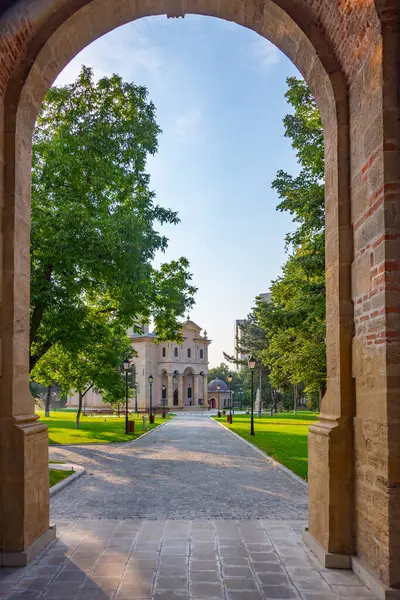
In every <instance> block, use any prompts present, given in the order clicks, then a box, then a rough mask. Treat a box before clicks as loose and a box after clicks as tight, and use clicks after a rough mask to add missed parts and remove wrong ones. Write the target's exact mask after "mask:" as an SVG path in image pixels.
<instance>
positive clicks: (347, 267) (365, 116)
mask: <svg viewBox="0 0 400 600" xmlns="http://www.w3.org/2000/svg"><path fill="white" fill-rule="evenodd" d="M14 4H15V8H14V9H13V10H12V11H10V12H9V13H7V14H6V15H5V16H3V18H2V20H1V21H0V101H1V102H2V103H1V104H0V115H1V121H0V152H1V155H0V162H1V164H2V166H4V169H2V171H1V172H0V194H1V197H0V206H1V207H2V219H1V223H2V235H3V238H2V255H1V256H2V264H1V279H0V284H1V285H0V290H1V291H0V293H1V303H2V313H1V321H0V333H1V338H2V340H1V361H2V362H1V370H0V396H1V399H2V405H1V411H2V412H1V426H2V434H3V437H4V440H5V443H4V445H8V446H9V447H10V448H13V453H14V454H15V455H17V456H18V457H19V460H18V464H17V465H15V463H14V464H12V465H11V464H10V463H9V462H7V460H4V459H3V460H2V462H1V463H0V465H1V466H0V468H1V472H0V476H1V481H2V483H3V485H2V491H1V494H2V497H1V500H2V502H1V503H0V504H2V513H1V515H0V518H1V520H0V529H1V533H2V542H1V543H2V547H1V551H2V552H5V553H6V554H5V555H6V556H7V555H8V553H10V552H11V553H12V552H17V553H18V552H22V551H24V550H26V549H27V548H28V547H29V546H30V545H31V544H32V543H33V542H34V541H35V540H38V539H39V541H40V542H39V543H44V542H45V541H46V539H47V537H46V536H48V535H49V534H48V533H46V531H47V527H48V487H47V435H46V431H45V427H44V426H42V425H40V424H38V423H37V422H36V419H35V417H34V415H33V403H32V400H31V398H30V396H29V393H28V389H27V382H28V377H27V362H28V361H27V356H28V352H27V349H28V334H29V318H28V316H29V312H28V309H29V194H30V179H29V172H30V145H31V134H32V128H33V124H34V121H35V118H36V115H37V111H38V108H39V106H40V103H41V102H42V99H43V97H44V94H45V92H46V90H47V88H48V87H49V86H50V85H51V83H52V82H53V81H54V79H55V77H56V76H57V74H58V73H59V72H60V70H62V68H63V67H64V66H65V64H66V63H67V62H68V61H69V60H70V59H71V58H72V57H73V56H74V55H75V54H76V53H77V52H79V51H80V50H81V49H82V48H83V47H84V46H85V45H87V44H88V43H90V42H91V41H93V40H94V39H96V38H97V37H99V36H100V35H102V34H104V33H106V32H107V31H110V30H111V29H113V28H114V27H117V26H119V25H122V24H123V23H126V22H128V21H132V20H133V19H136V18H140V17H144V16H147V15H154V14H167V15H169V16H180V15H181V14H182V13H197V14H204V15H209V16H214V17H220V18H225V19H228V20H231V21H235V22H236V23H238V24H240V25H243V26H245V27H248V28H250V29H253V30H254V31H255V32H257V33H259V34H260V35H263V36H265V37H266V38H268V39H269V40H270V41H272V42H273V43H274V44H276V45H277V46H278V47H279V48H280V49H281V50H282V51H283V52H284V53H285V54H286V55H287V56H288V57H289V58H290V59H291V60H292V61H293V63H294V64H295V65H296V66H297V67H298V68H299V70H300V71H301V73H302V74H303V76H304V77H305V79H306V81H307V82H308V84H309V85H310V86H311V88H312V90H313V93H314V95H315V97H316V100H317V102H318V106H319V108H320V111H321V115H322V119H323V125H324V133H325V155H326V228H327V243H326V258H327V347H328V391H327V394H326V396H325V398H324V401H323V404H322V414H321V418H320V420H319V422H318V423H317V424H316V425H315V426H313V427H312V428H311V432H310V439H309V445H310V470H309V479H310V485H309V500H310V502H309V505H310V519H309V528H310V535H309V536H308V542H309V543H310V544H311V545H312V547H313V549H314V551H316V552H317V554H319V556H320V557H321V558H322V559H323V560H325V556H326V553H327V552H328V553H330V557H331V558H330V560H331V559H332V556H333V557H334V560H345V559H346V557H348V556H349V555H350V554H352V553H356V554H357V555H358V557H359V559H360V561H361V563H362V564H365V565H367V567H368V568H369V570H372V571H373V572H374V573H375V574H376V576H377V580H378V581H380V582H383V583H384V584H385V585H393V586H396V587H399V586H400V558H399V557H400V533H399V531H398V530H396V528H395V526H394V525H393V526H392V523H395V522H396V521H398V520H399V516H400V515H399V512H398V511H399V510H400V509H399V506H400V493H399V487H398V482H399V481H400V473H399V470H400V467H399V466H398V463H397V462H396V461H393V460H392V461H390V460H389V459H390V456H391V455H392V453H393V454H394V455H396V452H397V453H398V445H397V444H398V442H397V438H396V430H395V428H393V426H392V427H390V424H391V422H392V423H394V422H398V418H399V417H398V413H397V412H396V409H395V407H394V400H395V399H396V398H398V393H399V392H398V388H399V387H400V384H399V383H398V377H397V370H396V368H397V367H396V365H397V364H398V358H397V357H398V355H399V353H400V339H399V337H398V335H397V331H398V330H399V329H400V317H399V315H398V306H399V304H400V281H397V279H396V276H395V275H393V273H395V272H396V270H397V269H398V266H400V260H399V259H400V256H399V255H400V252H399V250H398V245H396V244H398V241H397V240H398V239H400V223H398V221H397V219H396V214H397V212H399V213H400V208H399V206H400V198H399V187H400V184H399V168H398V164H399V160H398V158H399V148H400V132H399V113H400V111H399V100H398V96H396V94H395V93H394V92H395V90H396V88H397V86H398V81H399V64H398V62H397V55H398V51H399V6H398V1H397V0H353V1H352V2H349V0H113V2H110V1H109V0H31V2H29V3H27V2H26V1H24V0H19V1H17V2H14ZM396 161H397V162H396ZM3 174H4V177H3ZM353 232H354V236H353ZM351 271H352V277H351ZM379 286H381V287H379ZM382 286H383V289H381V288H382ZM353 303H354V305H355V313H353ZM372 305H373V306H372ZM371 306H372V308H371ZM396 336H397V337H396ZM353 337H354V339H353ZM353 378H354V379H355V381H356V387H355V389H354V380H353ZM371 389H372V390H373V391H372V392H371V391H370V390H371ZM371 394H372V395H371ZM376 398H379V400H380V402H379V404H378V403H377V402H376ZM390 400H392V403H390ZM378 406H379V407H380V408H377V407H378ZM31 472H35V477H32V476H29V473H31ZM371 495H373V497H374V501H375V503H378V504H379V506H380V507H381V510H380V511H376V510H374V506H373V503H372V505H371V503H368V501H367V500H366V499H367V498H368V497H371ZM16 498H19V501H18V502H16V501H15V499H16ZM382 515H386V516H382Z"/></svg>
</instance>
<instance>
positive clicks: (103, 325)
mask: <svg viewBox="0 0 400 600" xmlns="http://www.w3.org/2000/svg"><path fill="white" fill-rule="evenodd" d="M91 316H92V318H91V319H90V320H89V323H88V324H90V330H91V336H90V340H91V341H90V343H89V344H88V345H87V347H86V348H85V349H84V351H75V352H72V351H70V350H67V349H66V348H65V347H64V346H61V345H57V344H56V345H54V346H52V347H51V348H50V349H49V350H48V352H47V353H46V355H45V356H43V357H42V359H41V360H40V361H39V362H38V363H37V365H36V367H35V368H34V369H33V371H32V373H31V375H32V377H33V378H34V379H35V380H36V381H39V382H41V381H50V379H52V380H54V381H57V383H58V384H59V385H60V386H61V387H62V389H63V390H65V391H66V392H67V393H72V392H75V393H78V399H79V400H78V412H77V416H76V426H77V427H78V428H79V424H80V416H81V412H82V405H83V399H84V397H85V396H86V394H87V393H88V392H89V390H91V389H92V388H95V389H96V391H99V392H101V393H103V392H104V393H105V394H106V395H107V394H108V395H112V394H113V393H115V390H119V388H120V387H121V382H122V378H121V372H120V365H121V361H122V359H123V358H124V357H128V356H130V355H132V348H131V346H130V343H129V339H128V338H127V337H126V335H125V334H124V331H123V329H122V328H121V326H120V325H119V324H116V323H113V322H110V320H109V319H108V316H105V315H101V316H100V317H99V315H98V313H97V312H94V313H92V315H91ZM46 378H48V379H46Z"/></svg>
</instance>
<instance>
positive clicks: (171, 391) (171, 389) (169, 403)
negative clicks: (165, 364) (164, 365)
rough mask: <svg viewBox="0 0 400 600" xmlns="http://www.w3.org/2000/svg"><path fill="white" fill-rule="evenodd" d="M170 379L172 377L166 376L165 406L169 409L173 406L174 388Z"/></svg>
mask: <svg viewBox="0 0 400 600" xmlns="http://www.w3.org/2000/svg"><path fill="white" fill-rule="evenodd" d="M172 378H173V375H168V388H167V406H169V407H171V406H173V405H174V387H173V382H172Z"/></svg>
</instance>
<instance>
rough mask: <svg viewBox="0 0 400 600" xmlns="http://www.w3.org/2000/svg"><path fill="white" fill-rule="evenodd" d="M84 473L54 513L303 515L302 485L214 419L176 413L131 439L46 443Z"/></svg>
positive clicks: (188, 516) (54, 504)
mask: <svg viewBox="0 0 400 600" xmlns="http://www.w3.org/2000/svg"><path fill="white" fill-rule="evenodd" d="M50 458H51V459H52V460H60V461H64V462H72V463H76V464H79V465H82V466H83V467H84V468H85V469H86V474H85V475H83V476H82V477H81V478H80V479H79V481H77V482H74V483H73V485H71V486H70V487H68V488H67V489H65V490H63V491H62V492H60V493H59V494H57V496H56V497H55V498H54V499H53V500H52V504H51V505H52V516H53V518H54V519H57V520H58V519H63V518H68V517H69V516H70V515H74V516H75V517H83V518H88V517H102V518H139V519H182V518H184V519H216V518H220V519H259V518H266V519H306V518H307V490H306V489H305V488H304V486H302V485H301V484H300V483H298V482H296V481H295V480H293V479H291V478H290V477H289V476H288V475H286V474H285V473H284V472H283V471H280V470H279V469H277V468H275V467H274V466H272V465H271V464H270V463H269V462H268V461H267V460H265V458H264V457H263V456H262V455H260V454H259V453H258V452H257V451H255V450H254V449H252V448H250V447H249V446H247V445H245V444H243V442H242V441H241V440H240V439H238V438H237V437H235V436H233V435H232V434H231V433H230V432H229V431H227V430H225V429H223V428H222V427H220V425H218V423H216V422H215V421H214V420H213V419H211V418H208V417H205V416H199V417H196V416H190V417H177V418H175V419H173V420H171V421H170V422H169V423H168V424H167V425H165V426H163V427H161V428H160V429H155V430H154V431H153V432H151V433H150V434H149V435H147V436H145V437H143V438H139V439H138V440H137V441H136V443H134V444H126V445H125V444H122V445H121V444H118V445H112V444H108V445H104V446H68V447H56V446H52V447H51V448H50Z"/></svg>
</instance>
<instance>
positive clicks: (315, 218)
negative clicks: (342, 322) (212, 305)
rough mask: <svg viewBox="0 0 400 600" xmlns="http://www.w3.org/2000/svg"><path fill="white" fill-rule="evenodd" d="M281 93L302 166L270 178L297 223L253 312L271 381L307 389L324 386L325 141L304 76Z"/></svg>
mask: <svg viewBox="0 0 400 600" xmlns="http://www.w3.org/2000/svg"><path fill="white" fill-rule="evenodd" d="M288 84H289V90H288V92H287V94H286V97H287V98H288V100H289V103H290V104H291V105H292V106H293V108H294V113H293V114H291V115H288V116H286V117H285V119H284V125H285V132H286V133H285V135H286V136H287V137H289V138H290V139H291V140H292V146H293V148H295V150H296V152H297V158H298V161H299V163H300V165H301V171H300V173H299V175H298V176H297V177H293V176H291V175H289V174H287V173H284V172H283V171H279V172H278V175H277V177H276V179H275V181H274V183H273V187H274V188H275V189H276V190H277V192H278V194H279V197H280V199H281V202H280V204H279V205H278V210H284V211H288V212H289V213H290V214H291V215H292V216H293V218H294V221H295V222H296V223H297V224H298V226H297V228H296V230H295V231H294V232H293V233H290V234H288V235H287V237H286V243H287V248H288V249H289V248H290V249H291V254H290V255H289V257H288V260H287V261H286V263H285V265H284V267H283V270H282V275H281V276H280V277H279V278H278V279H277V280H276V281H274V282H273V283H272V286H271V301H270V302H269V303H260V302H258V303H257V306H256V308H255V311H254V314H255V318H256V320H257V322H258V324H259V325H260V326H261V327H262V329H263V330H264V332H265V335H266V338H267V343H266V345H265V348H264V350H263V351H262V360H263V362H264V364H266V365H268V366H269V368H270V379H271V383H272V384H273V386H274V387H276V388H278V389H280V390H282V391H285V392H287V390H288V386H290V385H291V386H295V397H296V396H297V389H298V386H299V385H300V384H303V385H304V389H305V392H306V393H307V394H309V395H310V394H311V395H313V394H314V395H315V393H316V392H317V391H319V390H323V388H324V386H325V382H326V349H325V335H326V334H325V330H326V326H325V229H324V217H325V210H324V184H323V176H324V146H323V129H322V124H321V120H320V116H319V113H318V109H317V106H316V104H315V101H314V99H313V98H312V95H311V91H310V89H309V88H308V86H307V85H306V84H305V83H304V81H301V80H298V79H296V78H290V79H288Z"/></svg>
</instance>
